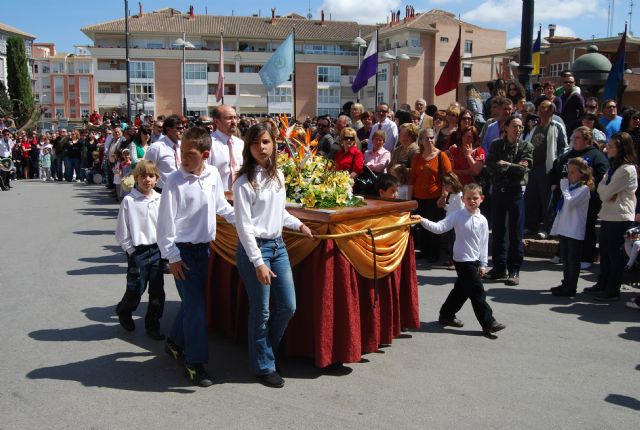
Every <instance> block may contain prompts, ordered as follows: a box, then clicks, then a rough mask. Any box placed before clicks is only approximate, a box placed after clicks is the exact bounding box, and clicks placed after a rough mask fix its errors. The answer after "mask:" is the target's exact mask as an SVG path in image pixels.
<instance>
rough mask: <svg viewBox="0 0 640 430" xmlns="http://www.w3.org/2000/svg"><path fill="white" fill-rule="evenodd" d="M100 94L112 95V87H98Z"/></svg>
mask: <svg viewBox="0 0 640 430" xmlns="http://www.w3.org/2000/svg"><path fill="white" fill-rule="evenodd" d="M98 94H111V87H110V86H102V85H101V86H99V87H98Z"/></svg>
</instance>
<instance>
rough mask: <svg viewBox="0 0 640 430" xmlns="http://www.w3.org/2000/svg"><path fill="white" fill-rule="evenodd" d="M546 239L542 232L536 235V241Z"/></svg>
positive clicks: (545, 234)
mask: <svg viewBox="0 0 640 430" xmlns="http://www.w3.org/2000/svg"><path fill="white" fill-rule="evenodd" d="M547 237H548V236H547V233H545V232H544V231H540V232H538V233H536V239H546V238H547Z"/></svg>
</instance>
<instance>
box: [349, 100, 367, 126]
mask: <svg viewBox="0 0 640 430" xmlns="http://www.w3.org/2000/svg"><path fill="white" fill-rule="evenodd" d="M363 113H364V106H362V104H360V103H354V104H352V105H351V112H350V114H351V123H352V124H353V128H355V129H356V131H359V130H360V129H361V128H362V127H363V123H362V118H361V117H362V114H363Z"/></svg>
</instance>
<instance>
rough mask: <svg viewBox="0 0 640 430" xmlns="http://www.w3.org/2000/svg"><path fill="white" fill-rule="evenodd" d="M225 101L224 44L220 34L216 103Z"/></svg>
mask: <svg viewBox="0 0 640 430" xmlns="http://www.w3.org/2000/svg"><path fill="white" fill-rule="evenodd" d="M220 100H224V42H223V41H222V33H220V69H219V70H218V87H217V88H216V103H217V102H220Z"/></svg>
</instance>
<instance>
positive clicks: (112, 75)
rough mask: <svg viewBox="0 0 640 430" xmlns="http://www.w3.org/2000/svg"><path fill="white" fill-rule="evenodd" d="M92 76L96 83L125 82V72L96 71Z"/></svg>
mask: <svg viewBox="0 0 640 430" xmlns="http://www.w3.org/2000/svg"><path fill="white" fill-rule="evenodd" d="M94 76H95V80H96V82H117V83H126V82H127V72H126V70H96V73H95V75H94Z"/></svg>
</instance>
